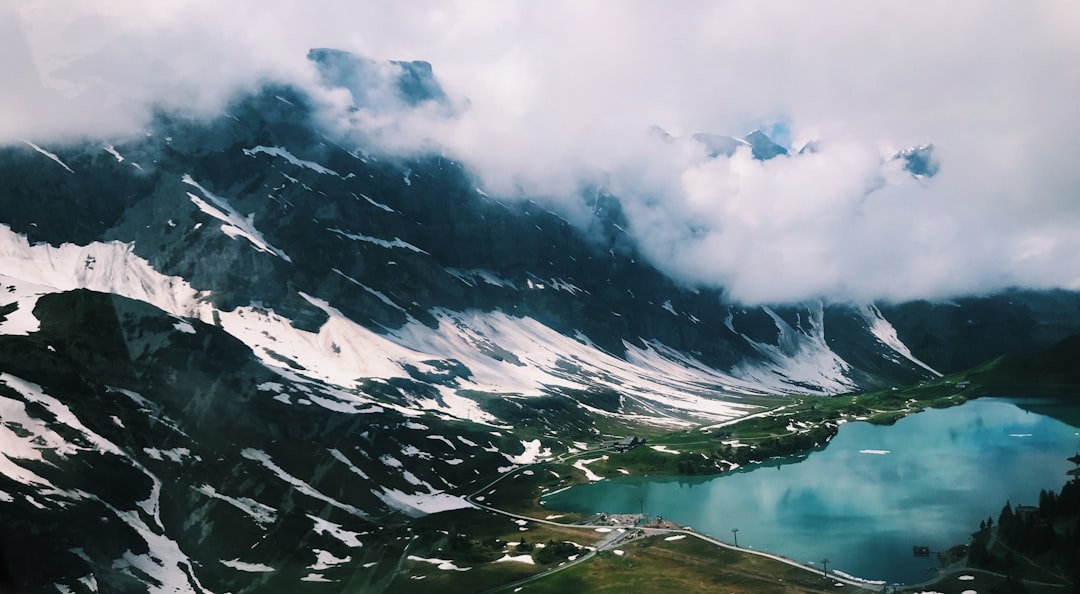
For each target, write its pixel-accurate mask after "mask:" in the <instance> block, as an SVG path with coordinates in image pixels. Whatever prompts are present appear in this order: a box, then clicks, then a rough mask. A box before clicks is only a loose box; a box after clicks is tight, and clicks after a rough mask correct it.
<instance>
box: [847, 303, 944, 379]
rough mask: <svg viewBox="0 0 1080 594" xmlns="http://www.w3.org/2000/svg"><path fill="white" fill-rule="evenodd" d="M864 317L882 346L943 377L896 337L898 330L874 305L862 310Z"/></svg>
mask: <svg viewBox="0 0 1080 594" xmlns="http://www.w3.org/2000/svg"><path fill="white" fill-rule="evenodd" d="M861 312H862V314H863V317H864V318H865V319H866V323H867V324H868V325H869V327H870V332H871V333H873V335H874V336H875V337H877V339H878V340H880V341H881V343H882V344H884V345H885V346H887V347H889V348H890V349H892V350H894V351H896V352H897V353H899V354H900V356H901V357H903V358H905V359H907V360H908V361H911V362H912V363H914V364H916V365H918V366H919V367H922V368H923V369H925V370H927V371H929V372H930V373H932V374H934V375H936V376H938V377H941V373H940V372H939V371H937V370H936V369H934V368H933V367H930V366H929V365H927V364H926V363H923V362H922V361H920V360H919V359H918V357H916V356H915V355H913V354H912V353H911V349H909V348H908V346H907V345H906V344H904V343H903V342H902V341H901V340H900V338H899V337H898V336H897V335H896V328H893V325H892V324H890V323H889V321H888V320H886V319H885V316H883V315H881V310H879V309H878V308H877V307H875V306H873V305H867V306H865V307H863V308H862V310H861Z"/></svg>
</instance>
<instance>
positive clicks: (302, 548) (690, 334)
mask: <svg viewBox="0 0 1080 594" xmlns="http://www.w3.org/2000/svg"><path fill="white" fill-rule="evenodd" d="M310 58H311V59H312V60H313V61H314V62H315V63H316V64H317V65H318V68H319V71H320V74H321V76H322V77H323V81H324V83H325V84H326V85H328V86H334V87H339V88H344V89H347V90H348V91H349V92H350V93H351V94H352V97H353V101H354V104H355V107H356V108H357V109H362V108H366V109H378V108H379V106H380V105H382V104H383V103H382V102H385V101H390V102H395V103H398V104H404V105H406V106H411V107H419V106H432V105H434V106H436V107H438V108H439V109H446V110H452V109H453V106H451V105H449V102H448V101H447V98H446V95H445V93H443V91H442V89H441V88H440V87H439V85H438V82H437V80H436V78H435V77H434V75H433V72H432V69H431V66H430V65H429V64H426V63H423V62H407V63H391V64H379V63H375V62H372V61H369V60H364V59H361V58H357V57H355V56H351V55H349V54H345V53H343V52H337V51H335V50H312V52H311V54H310ZM699 136H700V138H699V137H695V138H696V139H697V140H698V141H699V142H702V143H703V144H705V145H706V148H707V149H708V150H710V151H712V152H713V153H714V156H716V155H719V154H731V153H732V152H734V151H735V150H736V149H737V148H738V146H744V145H749V146H750V148H751V150H752V154H753V156H754V157H755V158H758V159H770V158H784V155H786V154H787V152H786V150H785V149H783V147H780V146H779V145H776V144H775V143H773V142H772V141H771V140H769V139H768V138H767V137H765V135H764V134H761V133H760V132H757V133H754V134H751V135H749V136H748V137H747V138H746V139H745V140H739V139H734V138H731V137H719V136H708V135H699ZM368 148H369V147H365V146H346V145H344V144H343V143H341V142H337V141H333V140H331V139H330V138H329V137H328V136H326V135H325V134H324V131H322V130H320V128H319V126H318V125H317V118H316V117H315V113H314V109H313V107H312V100H311V99H310V98H309V97H308V96H306V95H305V94H304V93H303V92H301V91H299V90H297V89H295V88H291V87H287V86H281V85H267V86H266V87H264V88H262V89H260V90H258V91H257V92H254V93H252V94H251V95H249V96H246V97H241V98H239V99H237V101H236V102H235V103H234V104H233V105H231V106H230V107H229V109H228V110H227V113H224V114H221V115H220V116H219V117H217V118H214V119H211V120H208V121H193V120H186V119H183V118H179V117H176V116H173V115H171V114H165V113H162V114H159V116H158V117H157V118H156V120H155V122H154V124H153V126H152V128H151V129H150V130H148V133H147V135H145V136H144V137H140V138H135V139H113V140H108V141H106V140H103V141H100V142H97V141H94V142H82V143H77V144H71V145H64V146H48V147H36V148H35V147H34V146H30V145H29V144H16V145H10V146H6V147H3V148H0V225H2V226H0V443H3V444H4V449H3V451H2V452H0V569H4V568H6V570H7V572H6V574H5V573H4V572H2V571H0V578H3V577H4V576H5V575H7V576H9V577H10V579H8V582H10V584H4V583H0V589H2V588H3V587H4V586H9V585H12V586H13V587H15V589H16V590H17V591H20V592H36V591H57V590H58V589H59V590H60V591H72V592H77V591H94V590H95V589H96V590H98V591H103V592H104V591H109V592H126V591H132V592H144V591H152V592H185V591H192V592H204V591H214V592H224V591H234V592H241V591H244V592H256V591H259V592H263V591H266V592H281V591H290V592H294V591H306V590H318V591H329V592H336V591H342V589H343V588H345V587H346V585H347V586H348V587H350V588H353V589H357V588H359V590H361V591H363V590H365V589H367V590H378V589H379V588H380V582H379V579H381V578H378V577H377V575H381V574H377V573H376V572H372V571H367V570H366V569H364V567H365V565H366V564H368V563H372V562H376V563H377V562H379V561H380V560H381V559H382V558H383V555H384V554H397V553H396V552H394V553H387V551H397V549H394V548H393V547H394V546H395V545H394V544H393V543H394V542H396V539H398V538H399V537H400V536H402V534H403V532H401V531H404V530H406V529H407V528H405V527H402V526H405V524H403V523H404V522H406V521H407V520H408V519H409V518H410V517H414V516H417V515H422V514H425V513H430V512H433V511H438V510H440V509H447V508H453V507H456V506H461V505H465V503H464V501H462V500H461V499H460V498H459V497H458V496H457V495H459V494H461V493H466V492H468V491H469V489H468V486H469V484H470V482H471V481H473V480H475V479H476V477H478V476H486V475H489V474H491V473H492V472H494V471H495V469H497V468H499V467H504V466H507V465H510V464H520V463H524V462H526V461H528V460H531V459H532V458H534V457H535V456H536V455H538V452H540V451H544V450H548V449H550V448H555V449H556V450H558V449H559V448H560V447H563V445H562V444H566V443H569V442H570V441H573V440H585V439H595V438H597V437H598V436H599V433H600V432H599V429H598V428H597V424H596V419H597V416H596V415H598V414H603V415H615V416H618V415H620V414H627V415H629V414H633V415H636V416H635V418H636V419H638V422H649V419H652V420H655V421H657V422H663V423H665V424H666V425H668V426H671V425H672V424H675V425H677V424H679V423H689V422H695V421H712V420H718V419H729V418H732V417H735V416H738V415H741V414H746V413H748V412H751V411H753V410H758V409H757V408H756V406H757V405H759V404H760V402H761V399H768V398H783V397H784V395H785V394H791V393H800V394H806V393H809V394H822V395H827V394H832V393H838V392H844V391H850V390H855V389H860V388H874V387H883V386H890V385H897V384H907V383H912V382H915V381H918V380H921V379H924V378H927V377H932V376H933V375H935V374H936V373H939V372H950V371H955V370H959V369H963V368H966V367H969V366H971V365H974V364H976V363H980V362H982V361H984V360H986V359H988V358H992V357H995V356H997V355H1000V354H1002V353H1004V352H1007V351H1009V350H1011V349H1013V348H1018V347H1021V346H1022V347H1039V346H1046V345H1049V344H1051V343H1053V342H1055V341H1057V340H1060V339H1062V338H1064V337H1066V336H1068V335H1069V334H1072V333H1076V332H1077V331H1080V298H1078V296H1077V295H1076V294H1074V293H1066V292H1014V293H1009V294H1003V295H996V296H988V297H982V298H972V299H962V300H957V301H955V302H952V303H948V304H933V303H907V304H894V305H888V306H886V305H882V304H877V305H875V304H862V305H850V304H823V303H808V304H802V305H798V306H786V307H752V308H748V307H740V306H736V305H733V304H730V303H728V302H726V301H725V298H724V295H723V292H722V291H719V290H709V289H697V288H687V287H684V286H680V285H678V284H676V283H675V282H673V281H672V280H671V279H669V278H667V277H666V276H664V275H663V274H662V273H661V272H659V271H658V270H657V269H655V268H653V267H652V266H650V265H649V264H648V263H647V262H646V261H645V260H644V259H643V258H642V257H641V256H640V254H639V253H638V252H637V250H636V248H635V246H634V244H633V242H632V240H631V239H630V237H629V236H628V234H627V233H626V232H625V231H624V229H625V227H626V220H625V218H624V217H623V216H622V211H621V208H620V204H619V200H618V197H617V196H611V195H608V194H606V193H604V192H603V191H602V190H601V191H593V192H590V194H589V195H588V196H585V197H583V198H582V200H583V202H584V204H585V205H586V206H587V207H588V208H587V210H588V211H589V212H591V213H592V219H591V220H589V221H585V222H581V221H577V222H576V224H571V223H570V222H568V221H567V220H565V219H563V218H561V217H560V216H559V215H558V214H556V213H553V212H550V211H548V210H547V209H546V208H544V207H543V206H542V205H540V204H538V203H536V202H533V201H530V200H528V199H523V198H521V197H514V198H513V199H507V198H505V197H499V196H490V195H488V194H487V193H485V192H484V191H483V189H482V188H479V187H478V184H477V182H476V180H475V179H474V178H473V177H472V176H471V175H470V174H469V172H468V171H466V170H465V169H464V168H463V167H462V166H461V165H460V164H459V163H456V162H453V161H451V160H448V159H446V158H444V157H441V156H439V155H436V154H432V155H423V156H416V157H412V158H388V157H384V156H380V155H378V154H373V153H369V152H366V150H365V149H368ZM38 149H43V150H47V152H48V153H50V154H51V155H52V156H51V157H50V156H47V155H46V154H44V153H43V152H42V150H38ZM920 155H923V156H926V155H925V154H924V153H919V152H916V153H912V155H911V156H910V157H908V156H904V157H903V158H904V159H906V163H908V165H909V169H910V170H911V171H912V173H914V174H919V175H932V173H930V171H929V169H927V167H928V165H925V164H924V165H919V163H923V161H919V159H921V158H922V156H920ZM791 158H795V157H791ZM929 162H930V161H928V160H926V163H929ZM920 167H921V169H920V170H919V171H916V168H920ZM598 411H599V412H598ZM641 419H644V421H641ZM521 429H525V430H527V431H528V432H529V435H530V437H529V438H522V437H520V436H517V435H516V434H515V431H516V430H521ZM535 435H540V436H541V437H540V438H538V439H536V441H533V439H534V438H533V437H531V436H535ZM399 527H400V528H399ZM27 543H29V544H27ZM317 551H322V552H323V553H329V554H331V555H332V556H333V558H335V559H344V558H348V560H347V561H342V562H340V563H336V564H329V565H328V566H327V565H326V564H325V563H323V564H320V563H319V562H318V559H319V558H320V555H322V553H319V552H317ZM323 558H325V556H324V557H323ZM46 559H47V560H48V562H44V561H42V560H46ZM313 575H314V576H318V578H314V577H312V576H313ZM305 578H311V579H310V580H307V581H305ZM320 578H321V579H327V580H330V582H328V583H329V584H330V585H327V583H324V582H321V581H319V579H320ZM91 584H93V586H91ZM65 589H66V590H65Z"/></svg>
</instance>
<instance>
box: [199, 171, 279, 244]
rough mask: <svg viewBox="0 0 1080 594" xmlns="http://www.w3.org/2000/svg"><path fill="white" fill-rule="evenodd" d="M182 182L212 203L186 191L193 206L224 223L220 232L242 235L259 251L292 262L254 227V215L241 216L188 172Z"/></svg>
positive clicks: (234, 235) (230, 235)
mask: <svg viewBox="0 0 1080 594" xmlns="http://www.w3.org/2000/svg"><path fill="white" fill-rule="evenodd" d="M183 182H184V183H185V184H188V185H189V186H193V187H195V188H197V189H198V190H199V191H200V192H202V193H203V195H204V196H206V198H207V199H208V200H210V201H211V202H213V203H214V204H213V205H210V204H207V203H206V201H204V200H203V199H202V198H199V197H198V196H196V195H195V194H192V193H190V192H188V198H191V201H192V202H193V203H194V204H195V206H197V207H199V210H201V211H203V212H205V213H206V214H208V215H210V216H212V217H214V218H215V219H218V220H219V221H221V222H223V223H224V224H223V225H222V226H221V232H222V233H224V234H226V235H228V236H229V237H232V238H233V239H236V237H237V236H240V237H243V238H244V239H246V240H248V241H249V242H251V245H252V246H254V247H255V249H257V250H259V251H260V252H266V253H268V254H273V255H275V256H277V257H279V258H281V259H282V260H285V261H286V262H292V258H290V257H289V256H288V255H287V254H285V252H283V251H282V250H280V249H278V248H276V247H274V246H272V245H270V243H269V242H267V241H266V239H265V238H264V237H263V235H262V233H261V232H260V231H259V230H258V229H256V228H255V224H254V223H253V222H252V220H253V219H254V215H248V216H246V217H245V216H241V215H240V213H238V212H236V210H235V209H233V207H232V206H231V205H229V202H228V201H227V200H225V199H224V198H222V197H220V196H216V195H214V194H213V193H211V192H210V191H209V190H207V189H206V188H204V187H202V186H201V185H199V183H198V182H196V181H195V180H194V179H192V177H191V176H190V175H188V174H184V177H183Z"/></svg>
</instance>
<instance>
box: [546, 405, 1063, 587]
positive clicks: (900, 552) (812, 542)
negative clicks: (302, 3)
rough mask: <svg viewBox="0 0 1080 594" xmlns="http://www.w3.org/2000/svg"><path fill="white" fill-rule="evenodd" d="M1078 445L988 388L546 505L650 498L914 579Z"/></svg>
mask: <svg viewBox="0 0 1080 594" xmlns="http://www.w3.org/2000/svg"><path fill="white" fill-rule="evenodd" d="M1025 406H1028V407H1031V406H1032V404H1031V403H1025ZM1040 406H1042V405H1040ZM1055 406H1060V405H1055ZM1057 412H1061V411H1057ZM1055 416H1059V415H1057V414H1055ZM1063 418H1069V417H1063ZM1074 418H1075V417H1074ZM1078 449H1080V436H1078V433H1077V429H1075V428H1074V427H1071V426H1069V425H1066V424H1065V423H1062V422H1060V421H1057V420H1055V419H1054V418H1051V417H1048V416H1044V415H1042V414H1038V413H1036V412H1032V411H1030V410H1024V409H1022V408H1020V407H1018V406H1016V405H1015V404H1014V403H1013V402H1012V401H1009V400H1002V399H991V398H986V399H980V400H976V401H973V402H969V403H967V404H965V405H963V406H959V407H954V408H949V409H942V410H928V411H925V412H923V413H919V414H916V415H911V416H909V417H906V418H904V419H901V420H900V421H898V422H897V423H896V424H895V425H892V426H874V425H869V424H867V423H849V424H846V425H844V426H843V427H841V430H840V433H839V434H838V435H837V436H836V437H835V438H834V439H833V441H832V443H830V444H829V446H828V447H826V448H824V449H823V450H819V451H815V452H812V453H811V454H810V455H808V456H806V457H805V459H803V460H801V461H797V463H784V464H780V465H776V466H772V467H765V466H761V467H756V468H754V469H753V470H751V471H748V472H736V473H732V474H728V475H723V476H718V477H707V478H693V477H619V478H613V479H609V480H605V481H601V482H599V483H593V484H591V485H584V486H581V487H575V488H573V489H569V490H567V491H563V492H561V493H558V494H555V495H553V496H551V497H549V498H546V499H545V501H544V503H545V505H546V506H547V507H549V508H551V509H557V510H564V511H574V512H583V513H591V512H612V513H635V512H637V511H638V510H639V507H640V506H641V505H642V503H643V504H644V508H645V512H646V513H648V514H651V515H661V516H664V517H665V518H670V519H672V520H675V521H677V522H680V523H683V524H687V525H689V526H692V527H694V528H695V529H696V530H699V531H701V532H704V533H706V534H710V535H712V536H714V537H716V538H720V539H722V540H726V541H730V540H731V529H732V528H738V529H739V544H740V545H741V546H743V547H748V548H753V549H760V550H767V551H770V552H773V553H778V554H781V555H784V556H786V557H790V558H792V559H795V560H796V561H800V562H803V563H806V562H810V561H819V560H821V559H823V558H827V559H829V560H830V561H829V567H830V568H835V569H837V570H840V571H843V572H845V573H849V574H852V575H857V576H860V577H863V578H867V579H874V580H885V581H888V582H901V583H914V582H919V581H922V580H923V579H925V578H926V577H928V570H931V571H932V566H936V564H937V561H936V559H935V558H934V556H933V555H931V558H930V559H925V558H924V559H917V558H914V557H913V555H912V547H913V546H916V545H924V546H928V547H930V549H931V551H940V550H944V549H945V548H948V547H950V546H952V545H956V544H964V543H966V542H968V539H969V536H970V534H971V532H972V531H974V530H975V529H977V528H978V526H979V522H980V521H981V520H985V519H986V518H987V517H990V516H992V517H993V518H994V520H995V521H996V520H997V515H998V512H999V511H1000V510H1001V507H1002V505H1004V503H1005V501H1006V500H1011V501H1012V503H1013V504H1014V505H1015V504H1018V503H1023V504H1037V503H1038V496H1039V490H1040V489H1053V490H1058V489H1060V488H1061V485H1062V484H1064V482H1065V479H1066V475H1065V471H1066V470H1068V469H1069V468H1070V467H1071V464H1070V463H1069V462H1068V461H1067V460H1066V457H1068V456H1071V455H1073V454H1074V453H1076V452H1077V451H1078Z"/></svg>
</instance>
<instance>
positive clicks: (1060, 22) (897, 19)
mask: <svg viewBox="0 0 1080 594" xmlns="http://www.w3.org/2000/svg"><path fill="white" fill-rule="evenodd" d="M1078 31H1080V3H1077V2H1075V1H1073V0H1063V1H1060V2H1050V1H1045V2H1031V3H1028V2H1015V1H1002V2H988V1H978V2H975V1H950V2H931V1H926V2H912V1H904V2H856V1H850V2H833V1H823V2H802V3H794V2H720V1H709V2H693V1H681V2H678V3H674V4H673V3H669V2H659V1H657V2H636V1H633V0H619V1H614V0H612V1H591V2H581V1H576V2H571V1H568V2H553V1H544V2H528V3H526V2H511V1H507V0H492V1H486V2H485V1H480V0H464V1H461V2H450V1H439V2H421V1H413V2H358V1H355V0H351V1H328V0H317V1H309V2H305V3H303V4H302V7H301V3H297V2H291V1H283V0H261V1H259V2H244V1H230V2H220V1H217V0H190V1H180V0H155V1H154V2H145V1H142V0H130V1H122V0H79V1H74V0H72V1H69V2H61V1H55V0H53V1H46V0H40V1H38V0H8V1H7V2H5V3H3V5H2V6H0V55H2V56H3V59H0V80H4V81H5V85H4V88H3V90H2V93H0V138H6V139H12V138H15V139H17V138H31V139H35V141H39V142H41V143H47V142H52V143H59V142H62V140H63V139H65V138H73V137H78V136H87V135H89V136H91V137H106V136H111V135H117V134H123V133H130V132H132V131H134V130H138V129H139V127H140V126H142V125H144V124H145V123H146V118H147V114H148V113H149V111H150V109H151V107H152V106H159V107H165V108H169V109H178V110H182V111H184V112H186V113H189V114H192V115H200V114H212V113H218V112H220V111H221V110H222V109H223V107H224V105H225V103H226V102H227V100H228V99H229V97H231V96H234V94H235V93H237V92H240V91H243V90H247V89H252V88H255V87H256V86H257V85H258V84H259V83H260V82H261V81H265V80H269V79H278V80H282V79H284V80H289V81H294V82H296V83H297V84H301V85H304V86H306V87H308V88H312V89H314V90H315V91H316V92H318V93H322V96H323V98H324V100H325V101H326V103H327V105H328V109H331V110H332V108H333V106H334V105H340V104H341V103H343V102H345V101H347V100H348V96H347V95H345V96H343V94H342V92H341V91H336V92H327V91H326V90H321V89H315V87H314V85H315V82H314V80H315V77H314V75H313V72H312V70H311V67H310V65H309V64H308V63H307V62H306V60H305V54H306V52H307V49H308V48H310V47H319V46H328V47H336V48H340V49H344V50H348V51H353V52H356V53H360V54H363V55H366V56H368V57H371V58H375V59H398V60H413V59H422V60H427V61H429V62H431V63H432V65H433V67H434V69H435V73H436V75H437V77H438V78H439V80H440V82H441V83H442V84H443V86H444V88H445V89H446V91H447V93H448V94H449V95H450V96H451V97H452V98H453V99H454V100H455V101H457V102H460V104H461V105H465V103H464V102H465V100H467V101H468V103H467V105H468V108H467V109H465V110H464V111H463V112H462V113H460V114H459V115H457V116H456V117H453V118H448V117H446V116H445V114H442V113H438V114H436V113H432V112H431V111H428V110H414V111H409V112H397V111H383V112H380V113H378V114H375V115H377V116H378V117H370V118H366V119H365V118H359V119H357V118H353V119H352V121H349V122H343V121H338V124H339V125H340V129H338V130H337V131H338V132H340V133H341V134H343V135H346V136H347V137H349V138H354V139H358V138H369V139H370V138H379V139H381V141H383V142H385V143H386V146H384V147H383V148H384V149H385V150H394V151H399V152H402V151H404V152H407V151H410V150H417V149H418V148H420V147H425V146H432V145H433V144H435V145H438V146H441V147H444V150H445V151H447V152H448V153H449V154H452V155H453V156H455V157H456V158H458V159H460V160H462V161H463V162H465V163H466V164H468V165H469V166H470V167H471V168H472V170H473V171H474V172H475V173H476V174H477V175H478V176H479V177H480V178H481V179H482V183H483V185H484V187H485V189H486V190H488V191H489V193H491V192H510V193H513V192H516V191H517V189H518V188H521V189H524V190H525V191H526V192H528V193H530V194H531V195H533V196H534V197H539V199H541V200H544V201H546V202H548V203H549V204H551V206H552V207H553V208H556V209H559V210H560V211H561V212H563V213H565V216H567V217H568V218H570V219H571V220H581V217H582V216H583V215H582V211H581V200H580V196H579V195H578V190H579V188H580V187H581V186H582V184H597V183H600V184H603V185H604V186H605V187H607V188H609V189H610V190H611V191H613V192H615V193H616V194H617V195H619V196H620V197H621V199H622V200H623V202H624V205H625V208H626V211H627V213H628V215H629V218H630V225H631V232H632V233H633V234H634V235H635V237H636V238H637V239H638V241H639V244H640V246H641V248H642V250H643V252H644V253H645V254H646V255H647V256H648V257H649V258H650V259H651V260H652V261H653V262H654V263H655V264H656V265H657V266H659V267H660V268H662V269H663V270H665V271H667V272H668V273H669V274H671V275H672V276H673V277H676V278H678V279H681V280H683V281H685V282H687V283H689V284H694V285H709V286H721V287H724V288H725V289H726V290H727V291H728V292H729V295H730V296H731V297H732V298H734V299H737V300H740V301H742V302H745V303H763V302H765V303H777V302H792V301H799V300H804V299H816V298H826V299H831V300H839V301H843V300H855V301H860V300H867V299H884V300H906V299H912V298H932V299H944V298H948V297H951V296H956V295H965V294H977V293H983V292H987V291H994V290H1000V289H1002V288H1005V287H1009V286H1023V287H1039V288H1041V287H1066V288H1072V289H1080V166H1078V165H1077V163H1076V162H1075V161H1076V160H1077V156H1076V151H1075V150H1074V146H1075V145H1076V138H1077V136H1078V134H1080V107H1078V105H1080V34H1078V33H1077V32H1078ZM329 115H331V116H332V115H333V113H332V112H331V113H330V114H329ZM327 121H335V120H333V118H329V119H328V120H327ZM653 125H658V126H660V127H662V128H663V129H664V130H666V131H668V132H669V133H671V134H672V135H673V136H675V137H677V138H679V140H678V141H676V142H669V143H665V142H662V141H661V140H659V139H658V137H657V135H655V134H653V133H650V131H649V129H650V126H653ZM759 127H760V128H763V129H777V128H778V127H779V129H782V130H785V131H788V134H787V135H785V136H787V138H783V137H782V138H781V140H783V141H787V142H790V145H791V146H792V147H793V148H795V149H798V148H799V147H801V146H802V144H803V143H805V142H806V141H808V140H819V141H821V147H822V150H821V151H820V152H818V153H816V154H813V155H802V156H799V157H792V158H778V159H774V160H772V161H768V162H765V163H762V162H758V161H754V160H752V159H750V157H749V154H744V153H743V152H738V153H736V154H735V155H734V156H732V157H731V158H724V157H721V158H717V159H709V158H707V157H706V155H705V152H704V149H703V147H701V145H700V144H698V143H696V142H693V141H692V140H690V139H689V136H690V135H691V134H693V133H695V132H712V133H720V134H734V135H739V136H741V135H745V134H746V133H748V132H750V131H751V130H752V129H754V128H759ZM922 143H933V144H934V145H935V147H936V155H937V157H938V158H939V160H940V163H941V170H940V173H939V174H938V175H937V176H936V177H934V178H932V179H929V180H916V179H914V178H912V177H911V176H909V175H907V174H906V173H905V172H903V171H900V170H899V168H898V167H897V165H896V164H895V163H890V162H888V157H889V156H891V155H892V154H894V153H895V152H896V151H898V150H901V149H904V148H906V147H910V146H913V145H918V144H922Z"/></svg>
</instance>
